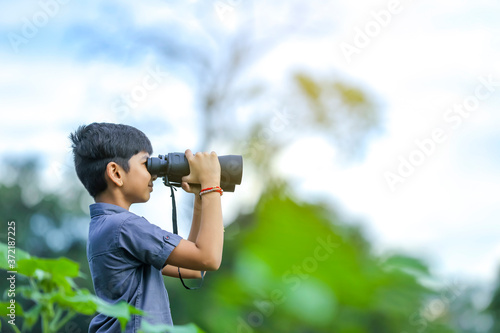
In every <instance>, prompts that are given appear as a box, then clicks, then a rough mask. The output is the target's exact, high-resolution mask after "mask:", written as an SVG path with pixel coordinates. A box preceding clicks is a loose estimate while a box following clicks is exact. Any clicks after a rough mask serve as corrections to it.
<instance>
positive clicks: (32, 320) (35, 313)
mask: <svg viewBox="0 0 500 333" xmlns="http://www.w3.org/2000/svg"><path fill="white" fill-rule="evenodd" d="M41 311H42V305H40V304H37V305H35V306H34V307H32V308H31V309H29V310H28V311H25V312H24V323H23V329H24V327H25V326H26V327H27V328H28V329H31V328H32V327H33V326H34V325H35V324H36V322H37V321H38V318H39V317H40V312H41Z"/></svg>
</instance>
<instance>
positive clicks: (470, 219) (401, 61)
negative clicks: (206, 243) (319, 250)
mask: <svg viewBox="0 0 500 333" xmlns="http://www.w3.org/2000/svg"><path fill="white" fill-rule="evenodd" d="M116 4H117V2H113V1H111V2H109V7H110V9H106V5H103V4H99V2H93V1H90V2H88V3H87V2H86V3H84V4H82V3H76V2H71V1H66V2H65V1H56V0H46V1H40V2H22V3H7V2H1V3H0V6H2V7H3V8H4V10H1V11H0V33H1V35H2V36H3V38H2V39H1V42H0V59H1V61H0V112H1V115H2V120H1V122H0V158H7V159H9V158H15V157H16V156H21V155H24V156H26V155H29V154H33V155H37V156H38V155H40V156H43V157H42V163H43V166H44V170H43V172H44V176H45V177H46V179H48V181H47V182H46V183H45V184H44V186H45V187H46V188H47V190H51V189H55V188H57V187H58V186H59V182H61V181H63V178H62V177H60V176H58V175H60V173H61V172H71V170H72V164H71V154H70V148H69V145H70V144H69V141H68V139H67V138H68V134H69V132H71V131H73V130H74V129H76V127H77V126H78V125H80V124H85V123H90V122H93V121H109V122H126V123H129V124H132V125H134V126H137V127H139V128H141V129H143V130H144V131H145V132H146V133H147V134H148V135H150V133H152V134H151V135H150V139H151V141H152V143H153V147H154V151H155V153H160V152H171V151H184V149H186V148H187V147H196V145H197V144H199V142H198V140H199V137H197V135H196V131H193V124H194V123H195V122H196V119H197V118H196V117H197V116H196V106H195V103H194V101H193V98H194V97H193V87H192V86H190V83H189V82H188V81H186V80H183V78H182V77H180V76H178V75H177V74H178V72H176V71H175V68H164V67H162V66H163V65H161V66H160V67H158V63H156V62H155V60H154V58H151V57H148V56H144V57H139V58H137V59H138V60H134V59H132V60H131V59H130V58H129V56H130V54H132V56H131V57H133V55H134V52H137V53H141V52H142V51H143V50H135V49H134V44H133V41H130V40H128V39H127V34H128V33H129V31H128V30H127V22H128V20H130V22H133V24H134V25H135V26H139V27H142V26H144V27H148V26H149V25H150V24H151V23H153V22H158V21H162V20H167V21H168V20H170V21H175V20H178V21H180V22H182V24H184V25H186V26H188V27H190V29H193V31H199V30H200V29H201V30H203V29H205V27H203V26H201V25H200V22H199V21H197V19H196V16H194V15H190V13H189V12H185V9H186V8H185V7H182V5H177V2H173V3H172V4H171V5H169V6H167V5H165V3H163V2H161V1H150V2H147V3H141V4H138V3H130V4H129V6H130V7H127V9H128V10H123V12H121V11H120V12H118V14H116V13H115V14H114V15H112V17H111V18H110V19H109V20H106V15H104V14H103V13H106V10H115V9H116V8H120V6H118V5H116ZM311 4H312V5H309V7H308V6H306V7H307V11H306V12H305V13H307V15H308V16H307V20H306V19H304V20H301V18H302V16H300V15H299V16H298V18H299V19H298V20H297V21H293V22H292V23H291V24H290V26H292V27H293V26H296V25H299V26H300V27H301V28H304V29H306V30H307V31H309V33H308V34H307V35H298V36H295V37H293V38H284V39H283V40H282V41H280V42H279V43H278V44H277V45H276V46H275V47H274V48H273V49H272V50H271V51H269V52H268V54H267V55H266V56H265V57H263V58H262V59H260V60H259V61H258V62H257V63H256V64H255V65H254V66H253V67H252V68H251V71H250V72H249V75H252V76H253V77H259V78H260V79H261V80H264V81H266V82H269V83H271V84H278V85H279V84H280V83H283V82H284V80H286V79H287V77H288V76H287V75H289V73H290V72H291V71H292V70H294V69H297V68H302V69H307V70H308V71H309V72H311V73H316V74H318V75H322V74H324V73H335V75H337V76H338V77H341V78H342V79H343V80H345V81H347V82H350V83H352V84H355V85H357V86H359V87H362V89H363V90H366V91H369V93H370V95H371V96H375V97H374V98H376V100H377V102H378V104H379V105H381V108H382V109H383V131H381V133H379V135H378V136H377V137H375V138H373V139H372V140H371V141H370V142H369V144H368V146H367V148H366V152H365V154H364V156H363V157H362V158H361V159H360V160H359V161H356V162H354V163H349V164H342V163H339V162H338V156H339V152H338V149H337V148H336V147H333V146H332V145H331V144H330V143H329V142H328V141H327V140H326V139H325V138H323V137H321V136H320V135H317V136H316V135H313V134H311V135H308V136H306V137H301V138H300V139H299V140H297V141H296V142H294V143H293V144H292V145H291V146H290V147H288V148H287V150H286V151H285V153H284V154H283V156H281V159H280V161H279V164H278V165H277V167H278V168H279V170H281V171H282V172H283V173H284V174H285V175H288V176H289V177H291V178H292V179H294V183H295V184H296V185H297V189H298V192H299V193H302V195H303V197H304V198H320V197H321V198H327V199H326V200H328V202H330V203H331V204H332V206H333V207H336V208H338V209H339V210H341V211H342V212H343V214H345V216H346V217H348V218H349V219H353V220H356V221H359V223H361V224H362V225H363V226H364V227H366V229H367V230H368V233H369V236H370V238H371V240H372V241H373V243H374V246H375V249H376V250H377V251H380V252H384V251H389V250H391V249H393V250H402V251H408V252H409V253H411V254H416V255H418V256H422V257H424V258H425V259H426V260H427V261H429V263H430V264H431V267H432V268H433V270H434V271H435V272H437V273H438V274H440V275H442V276H447V277H450V276H460V277H463V278H465V279H471V280H479V281H487V282H492V281H493V280H494V279H495V277H496V274H497V271H498V263H499V261H500V244H499V242H498V241H497V239H498V235H499V231H500V227H499V226H498V224H497V223H498V222H499V218H500V205H499V203H500V201H499V199H498V198H499V195H498V188H500V174H499V172H498V170H499V169H500V132H499V131H498V129H499V128H500V113H499V112H498V107H499V106H500V98H499V96H500V94H499V92H500V62H499V59H500V37H499V36H500V33H499V32H500V31H499V30H500V21H498V19H497V15H496V13H498V12H499V9H500V3H499V2H498V1H486V0H481V1H439V2H432V1H418V2H417V1H392V0H391V1H351V2H347V1H343V2H340V1H339V2H333V1H330V2H329V1H323V2H319V1H318V2H314V1H313V2H311ZM113 6H116V7H113ZM189 6H192V8H197V6H200V5H199V3H198V2H197V1H190V2H189ZM246 6H247V5H246V4H245V3H243V2H241V1H214V2H213V6H211V7H212V8H211V10H212V12H208V14H207V15H211V17H212V20H213V24H214V25H215V26H218V27H219V28H220V29H225V31H226V33H227V34H229V35H230V34H231V32H232V31H235V30H236V28H237V27H238V24H241V22H240V21H238V20H239V19H241V16H243V15H244V14H246V11H247V9H248V7H246ZM208 8H210V7H208ZM279 8H281V7H280V6H279V5H278V4H264V3H260V2H256V3H255V7H254V8H253V13H254V14H255V15H256V18H257V24H256V26H257V27H258V28H261V31H260V33H261V34H262V35H265V34H266V33H268V30H266V28H268V26H269V25H270V24H271V23H272V22H274V21H279V20H281V19H283V17H287V16H286V15H284V14H283V13H280V12H278V10H279ZM193 11H194V9H193ZM292 14H295V15H296V14H297V13H296V12H295V13H294V12H293V11H292ZM299 14H302V12H299ZM304 16H306V15H305V14H304ZM117 17H118V18H120V20H117V19H116V18H117ZM115 30H117V31H120V32H121V33H119V34H116V35H115V36H118V37H119V39H118V40H114V41H111V42H110V44H113V43H115V44H114V45H120V46H122V47H123V48H124V49H126V50H130V49H132V50H134V52H130V54H128V53H124V52H120V49H119V48H117V50H118V51H116V50H114V49H111V50H109V52H108V54H109V55H110V56H108V57H103V56H95V57H92V56H89V54H90V55H91V54H92V53H93V52H95V49H93V48H88V47H89V44H85V43H84V41H85V38H88V37H86V36H87V35H89V36H91V38H94V39H95V40H96V41H95V45H97V46H95V47H96V48H97V47H99V43H98V41H97V38H98V37H97V36H100V35H101V34H102V35H103V36H105V35H106V34H107V33H110V32H113V31H115ZM89 31H90V32H93V34H92V33H90V32H89ZM209 32H210V31H209V29H208V28H206V33H207V34H209ZM118 37H117V38H118ZM94 39H93V40H92V41H94ZM90 45H91V46H92V45H93V44H92V43H91V44H90ZM122 50H123V49H122ZM98 51H99V50H98ZM100 51H102V50H100ZM105 51H106V50H104V51H102V52H105ZM218 51H219V52H221V54H223V50H218ZM144 53H146V54H147V50H144ZM151 73H157V75H156V79H157V81H156V83H158V84H157V85H156V84H154V82H153V81H151V82H153V84H154V88H152V89H150V90H148V91H147V96H146V98H144V100H141V101H140V102H138V103H137V104H138V106H137V107H136V108H132V109H131V108H129V109H124V108H121V109H120V108H117V107H116V104H114V103H116V98H117V97H118V96H120V94H123V93H127V92H131V91H133V89H134V88H136V87H137V86H138V85H139V86H140V85H141V84H143V82H144V78H145V77H147V76H148V75H149V76H151V75H153V76H154V74H151ZM293 121H294V120H293V119H291V122H293ZM172 123H175V124H176V126H175V127H173V126H172V125H171V124H172ZM295 125H297V124H295ZM297 151H301V152H308V154H311V155H310V156H315V163H314V165H308V166H307V167H309V168H311V170H310V172H309V174H310V175H311V176H306V175H305V173H304V168H305V166H304V165H303V164H301V163H300V162H298V161H297V158H296V154H297ZM226 153H229V152H226ZM231 153H237V152H231ZM2 173H3V174H2ZM315 175H323V177H321V179H318V177H316V176H315ZM0 178H1V179H2V180H3V181H7V182H8V179H9V174H8V170H6V169H0ZM159 185H161V184H156V185H155V192H154V194H155V195H154V196H153V198H152V200H151V202H149V203H148V206H144V207H139V206H138V207H137V208H136V207H133V210H135V211H136V212H137V213H138V214H140V215H144V216H147V217H148V218H149V217H150V220H152V221H154V220H155V219H156V221H159V218H158V216H160V215H161V214H163V215H164V214H165V211H166V212H168V214H169V213H170V210H169V207H170V206H169V196H168V195H169V194H168V192H167V190H166V189H164V188H161V187H160V186H159ZM251 189H252V188H251V186H250V185H248V184H245V178H244V180H243V184H242V185H241V186H240V188H239V189H238V190H237V192H235V194H230V195H227V196H226V195H225V197H224V199H225V203H227V205H226V207H224V214H225V216H226V217H227V220H228V221H230V220H231V218H232V217H234V216H235V215H236V214H237V212H236V211H233V210H231V209H230V207H231V203H234V202H237V201H238V202H241V201H245V200H246V201H249V202H253V201H252V200H255V199H256V198H255V196H252V193H251V192H252V191H251ZM177 197H178V200H179V201H180V202H186V201H188V200H189V198H188V197H187V196H186V195H184V194H182V193H180V191H179V192H178V195H177ZM87 204H88V203H82V205H87ZM233 206H234V205H233ZM151 207H161V209H155V210H154V212H152V209H151ZM248 207H251V205H248ZM179 214H180V219H186V218H188V215H189V214H188V209H187V208H186V206H182V205H181V209H180V211H179ZM157 218H158V219H157ZM157 224H158V225H160V226H161V227H164V228H166V229H170V228H171V227H170V225H169V224H170V222H169V221H164V220H162V221H160V222H158V223H157ZM180 230H181V233H182V232H187V231H186V230H185V228H184V229H183V228H182V227H181V229H180Z"/></svg>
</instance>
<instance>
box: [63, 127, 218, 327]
mask: <svg viewBox="0 0 500 333" xmlns="http://www.w3.org/2000/svg"><path fill="white" fill-rule="evenodd" d="M70 138H71V140H72V142H73V145H72V148H73V154H74V161H75V168H76V173H77V175H78V178H79V179H80V181H81V182H82V183H83V185H84V186H85V188H86V189H87V191H88V192H89V194H90V195H91V196H92V197H93V198H94V200H95V203H94V204H92V205H90V215H91V221H90V225H89V238H88V243H87V259H88V262H89V266H90V272H91V274H92V282H93V284H94V289H95V293H96V295H97V296H99V297H100V298H102V299H104V300H105V301H107V302H111V303H116V302H118V301H121V300H124V301H126V302H128V303H129V304H131V305H133V306H135V307H137V308H139V309H142V310H144V311H145V312H146V313H147V316H146V317H144V318H143V317H141V316H135V315H134V316H132V319H131V320H130V321H129V322H128V324H127V326H126V332H136V331H137V330H138V329H139V327H140V326H141V320H147V321H148V322H149V323H152V324H169V325H172V318H171V314H170V305H169V300H168V294H167V291H166V289H165V285H164V281H163V277H162V274H163V275H166V276H173V277H178V276H179V274H178V267H180V271H181V274H182V277H183V278H184V277H185V278H200V277H201V271H210V270H217V269H218V268H219V266H220V263H221V260H222V244H223V225H222V212H221V199H220V196H221V193H222V192H220V193H219V192H216V191H213V192H208V193H205V194H203V196H200V195H199V193H200V188H203V189H204V188H207V187H215V186H220V177H221V175H220V165H219V160H218V158H217V155H216V154H215V153H214V152H212V153H196V155H193V154H192V152H191V151H190V150H189V149H188V150H186V157H187V160H188V162H189V167H190V174H189V175H188V176H185V177H183V178H182V188H183V189H184V190H185V191H186V192H190V193H194V194H195V202H194V211H193V221H192V226H191V231H190V233H189V237H188V239H187V240H185V239H182V238H181V237H180V236H178V235H175V234H172V233H170V232H168V231H165V230H162V229H161V228H159V227H157V226H155V225H153V224H151V223H149V222H148V221H147V220H146V219H144V218H143V217H139V216H137V215H135V214H133V213H131V212H129V208H130V205H132V204H133V203H139V202H146V201H148V200H149V197H150V193H151V192H152V191H153V181H154V180H155V179H156V178H157V177H156V175H151V174H149V172H148V170H147V168H146V161H147V158H148V157H149V156H150V155H151V154H152V151H153V150H152V146H151V143H150V141H149V139H148V138H147V137H146V135H145V134H144V133H142V132H141V131H139V130H138V129H136V128H134V127H131V126H127V125H118V124H110V123H93V124H90V125H87V126H80V127H79V128H78V130H77V131H76V132H75V133H72V134H71V135H70ZM89 332H120V323H119V321H118V320H117V319H116V318H112V317H107V316H105V315H103V314H98V315H97V316H95V317H94V318H93V319H92V321H91V323H90V327H89Z"/></svg>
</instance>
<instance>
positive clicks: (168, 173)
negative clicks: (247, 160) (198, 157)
mask: <svg viewBox="0 0 500 333" xmlns="http://www.w3.org/2000/svg"><path fill="white" fill-rule="evenodd" d="M219 163H220V168H221V179H220V181H221V187H222V189H223V190H224V191H227V192H234V189H235V185H239V184H241V178H242V175H243V157H242V156H240V155H223V156H219ZM146 166H147V168H148V171H149V173H150V174H151V175H157V176H158V177H167V179H168V181H169V182H170V183H172V185H175V186H180V183H181V182H182V177H183V176H187V175H189V173H190V170H189V163H188V160H187V158H186V155H185V154H184V153H169V154H167V155H158V157H150V158H148V160H147V162H146ZM176 183H177V184H176Z"/></svg>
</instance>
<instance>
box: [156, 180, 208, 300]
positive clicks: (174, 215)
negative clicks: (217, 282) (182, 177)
mask: <svg viewBox="0 0 500 333" xmlns="http://www.w3.org/2000/svg"><path fill="white" fill-rule="evenodd" d="M163 184H165V186H168V187H170V197H171V198H172V227H173V230H174V234H176V235H178V234H179V232H178V230H177V207H176V205H175V195H174V190H176V191H177V189H176V188H174V185H173V184H172V183H170V182H169V181H168V178H167V177H163ZM177 271H178V272H179V279H180V280H181V283H182V285H183V286H184V288H186V289H189V290H195V289H200V288H201V285H202V284H203V279H204V278H205V272H201V281H200V284H199V285H198V286H196V287H188V286H186V284H185V283H184V280H183V279H182V276H181V268H180V267H177Z"/></svg>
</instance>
